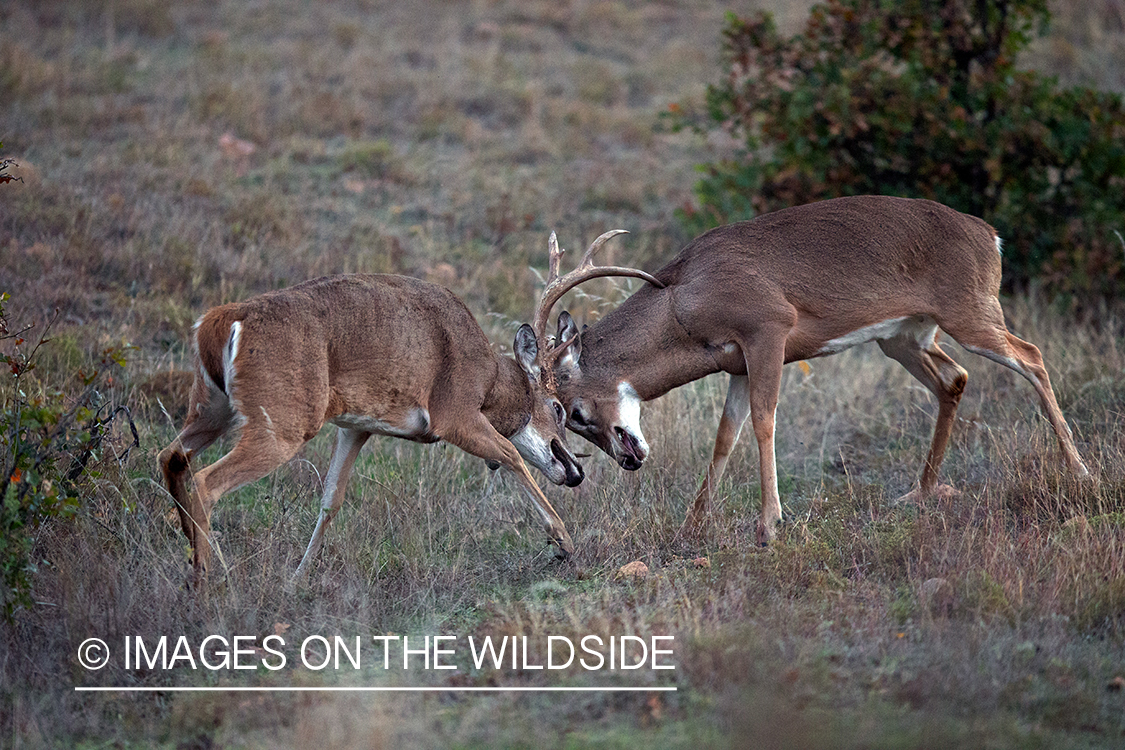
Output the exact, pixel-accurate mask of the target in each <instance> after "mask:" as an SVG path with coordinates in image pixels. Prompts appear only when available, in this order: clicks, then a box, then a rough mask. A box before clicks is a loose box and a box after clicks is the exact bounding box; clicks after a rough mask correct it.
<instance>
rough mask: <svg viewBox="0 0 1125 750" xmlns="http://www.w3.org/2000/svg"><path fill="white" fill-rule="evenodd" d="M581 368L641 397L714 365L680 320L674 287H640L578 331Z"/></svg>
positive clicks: (715, 368)
mask: <svg viewBox="0 0 1125 750" xmlns="http://www.w3.org/2000/svg"><path fill="white" fill-rule="evenodd" d="M581 368H582V371H583V373H584V374H585V375H586V376H588V377H592V378H598V379H614V380H618V381H625V382H628V383H629V384H630V385H631V386H632V387H633V389H634V390H635V391H636V392H637V395H639V396H640V397H641V399H642V400H644V401H648V400H650V399H654V398H658V397H659V396H663V395H664V394H665V393H667V392H668V391H670V390H672V389H673V388H678V387H679V386H681V385H684V384H685V383H690V382H692V381H693V380H698V379H699V378H702V377H704V376H705V375H710V374H711V373H713V372H718V371H719V369H720V368H719V366H718V365H717V364H716V363H715V360H714V358H713V357H712V356H711V355H710V353H709V352H708V350H707V347H706V346H705V345H704V343H702V342H700V341H698V340H697V339H696V338H694V337H693V336H692V335H691V334H690V333H689V332H688V330H687V329H685V328H684V326H683V325H682V324H681V323H680V320H679V316H678V315H677V310H676V299H675V293H674V287H667V288H665V289H656V288H654V287H645V288H643V289H641V290H640V291H638V292H637V293H636V294H634V295H633V296H632V297H630V298H629V299H627V300H625V302H623V303H622V304H621V305H620V306H619V307H618V308H617V309H615V310H613V311H612V312H611V313H609V314H608V315H606V316H605V317H604V318H602V319H601V320H599V321H598V322H596V323H594V324H593V325H592V326H590V327H589V328H588V329H587V330H586V331H584V332H583V333H582V355H581Z"/></svg>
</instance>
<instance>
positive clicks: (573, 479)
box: [551, 440, 586, 487]
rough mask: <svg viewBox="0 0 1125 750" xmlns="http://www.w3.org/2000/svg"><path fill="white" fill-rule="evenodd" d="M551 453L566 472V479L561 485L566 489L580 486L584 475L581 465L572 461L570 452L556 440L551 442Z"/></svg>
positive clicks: (572, 457)
mask: <svg viewBox="0 0 1125 750" xmlns="http://www.w3.org/2000/svg"><path fill="white" fill-rule="evenodd" d="M551 453H553V454H554V456H555V458H556V459H558V461H559V463H561V464H562V465H563V469H564V470H565V471H566V478H565V479H564V480H563V484H565V485H566V486H567V487H577V486H578V485H580V484H582V480H583V479H585V478H586V473H585V472H583V471H582V465H581V464H579V463H578V462H577V461H576V460H574V456H573V455H571V453H570V451H568V450H567V449H566V448H564V447H563V445H562V443H560V442H559V441H558V440H552V441H551Z"/></svg>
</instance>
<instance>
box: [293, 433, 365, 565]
mask: <svg viewBox="0 0 1125 750" xmlns="http://www.w3.org/2000/svg"><path fill="white" fill-rule="evenodd" d="M370 437H371V433H370V432H361V431H360V430H353V429H348V428H346V427H340V428H338V429H337V430H336V447H335V448H334V449H333V451H332V462H331V463H330V464H329V466H328V476H327V477H325V479H324V495H323V496H321V498H320V516H319V517H318V518H317V520H316V529H315V530H314V531H313V535H312V538H311V539H309V546H308V548H307V549H306V550H305V556H304V557H302V558H301V564H300V565H298V566H297V570H296V572H295V573H293V579H292V580H294V581H296V580H298V579H300V578H302V577H303V576H304V575H305V573H306V572H307V570H308V567H309V563H310V562H311V561H312V559H313V558H314V557H316V553H317V552H318V551H319V550H320V546H321V544H323V542H324V532H325V531H326V530H327V529H328V524H330V523H332V519H333V518H335V517H336V513H337V512H339V510H340V506H341V505H343V503H344V490H345V489H346V488H347V486H348V477H349V476H351V472H352V467H353V466H354V465H355V460H356V458H357V457H358V456H359V451H360V449H361V448H363V445H364V443H366V442H367V440H368V438H370Z"/></svg>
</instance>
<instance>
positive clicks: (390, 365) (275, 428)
mask: <svg viewBox="0 0 1125 750" xmlns="http://www.w3.org/2000/svg"><path fill="white" fill-rule="evenodd" d="M540 344H541V341H540V340H539V339H537V337H536V336H535V334H534V332H533V331H532V329H531V327H530V326H528V325H526V324H525V325H523V326H522V327H521V328H520V329H519V331H517V333H516V338H515V344H514V351H515V359H511V358H508V357H502V356H500V355H498V354H497V353H496V352H494V351H493V349H492V346H491V345H490V343H489V341H488V338H487V337H486V336H485V335H484V332H483V331H482V330H481V328H480V326H479V325H478V324H477V322H476V320H475V319H474V318H473V316H472V314H471V313H470V312H469V310H468V309H467V308H466V307H465V305H464V304H463V303H462V302H461V300H459V299H458V298H457V297H455V296H454V295H453V293H452V292H450V291H449V290H447V289H444V288H442V287H440V286H437V285H435V284H430V283H427V282H424V281H419V280H417V279H411V278H407V277H403V276H389V275H366V274H364V275H350V276H332V277H327V278H321V279H315V280H313V281H308V282H305V283H303V284H299V285H297V286H294V287H291V288H289V289H283V290H280V291H275V292H269V293H267V294H263V295H261V296H259V297H254V298H252V299H249V300H247V301H245V302H238V303H234V304H229V305H222V306H221V307H216V308H213V309H211V310H209V311H208V312H207V313H206V314H204V315H203V317H202V318H200V319H199V321H198V322H197V323H196V325H195V332H194V345H195V380H194V383H193V384H192V389H191V400H190V403H189V407H188V416H187V421H186V424H185V425H184V429H183V430H182V431H181V432H180V434H179V435H178V436H177V437H176V439H175V440H173V441H172V443H171V445H169V446H168V447H167V448H165V449H164V450H163V451H162V452H161V453H160V458H159V462H160V468H161V471H162V472H163V474H164V479H165V482H166V483H167V486H168V490H169V492H170V493H171V494H172V497H173V498H174V499H175V501H176V505H177V508H178V510H179V514H180V523H181V525H182V527H183V531H184V534H185V535H186V536H187V538H188V539H189V540H190V541H191V544H192V548H193V550H194V568H195V572H196V575H197V577H198V578H202V577H204V576H205V575H206V572H207V566H208V560H209V557H210V553H211V525H210V519H211V510H212V508H213V507H214V505H215V503H216V502H217V501H218V500H219V498H220V497H222V496H223V495H224V494H225V493H227V492H230V491H231V490H233V489H236V488H238V487H241V486H242V485H245V484H248V483H250V482H253V481H255V480H257V479H260V478H261V477H264V476H266V475H267V474H269V473H270V472H272V471H273V470H274V469H276V468H277V467H278V466H281V465H282V464H283V463H285V462H286V461H288V460H289V459H291V458H292V457H293V456H294V455H296V453H297V451H298V450H300V448H301V447H302V446H303V445H304V444H305V443H307V442H308V441H309V440H311V439H312V438H313V436H314V435H316V434H317V432H319V431H320V428H321V427H322V426H324V424H325V423H326V422H330V423H332V424H334V425H336V428H337V430H336V445H335V448H334V450H333V453H332V460H331V464H330V465H329V468H328V473H327V475H326V477H325V481H324V495H323V497H322V498H321V511H320V517H319V519H318V521H317V524H316V530H315V531H314V532H313V535H312V539H311V540H310V541H309V546H308V549H307V550H306V551H305V555H304V557H303V559H302V560H301V564H300V566H299V567H298V568H297V571H296V573H295V576H294V577H300V576H301V575H303V574H304V573H305V571H306V570H307V568H308V565H309V562H310V561H311V560H312V558H313V557H314V556H315V555H316V553H317V551H318V550H319V549H320V545H321V543H322V541H323V539H324V533H325V530H326V529H327V527H328V524H329V523H331V521H332V518H333V517H334V516H335V515H336V512H337V511H338V510H339V509H340V505H341V504H342V503H343V499H344V489H345V487H346V485H347V482H348V475H349V474H350V472H351V469H352V466H353V464H354V463H355V460H356V456H357V455H358V454H359V451H360V449H361V448H362V447H363V445H364V443H366V442H367V440H368V438H370V437H371V436H372V435H389V436H391V437H398V438H404V439H406V440H413V441H415V442H419V443H435V442H438V441H439V440H445V441H446V442H449V443H452V444H453V445H456V446H457V447H459V448H461V449H462V450H464V451H465V452H467V453H471V454H472V455H474V456H479V457H480V458H483V459H485V461H487V462H488V463H489V465H490V466H492V467H493V468H495V467H497V466H503V467H505V468H507V469H509V470H510V471H511V472H512V473H514V474H515V476H516V479H517V480H518V481H519V482H520V484H521V485H522V486H523V488H524V489H525V490H526V491H527V492H528V493H529V494H530V496H531V499H532V501H533V502H534V503H535V507H536V509H537V510H538V511H539V514H540V516H541V517H542V519H543V522H544V524H545V526H546V529H547V534H548V535H549V536H550V538H551V541H552V542H554V543H555V544H557V545H558V547H559V551H558V554H559V555H560V556H562V557H565V556H567V555H569V554H572V553H573V552H574V545H573V543H572V542H571V540H570V536H569V535H568V534H567V531H566V527H565V526H564V525H563V522H562V520H561V519H560V518H559V516H558V514H557V513H555V510H554V508H552V507H551V503H550V502H548V500H547V498H546V497H545V496H544V495H543V493H542V491H541V490H540V489H539V487H538V486H537V485H536V484H535V480H533V479H532V477H531V474H529V473H528V470H527V467H526V466H525V465H524V460H526V461H527V462H528V463H530V464H531V465H532V466H535V467H536V468H537V469H539V470H540V471H542V472H543V474H544V475H545V476H546V477H547V478H548V479H550V480H551V481H552V482H554V483H555V484H566V485H567V486H570V487H574V486H576V485H578V484H579V483H580V482H581V481H582V479H583V473H582V468H581V467H580V466H579V465H578V463H577V461H576V460H575V458H574V454H572V453H571V452H570V450H569V449H568V448H567V446H566V430H565V421H566V412H565V411H564V410H563V408H562V405H561V404H560V403H559V401H558V399H556V398H555V396H554V393H553V389H550V388H548V387H547V386H546V385H545V382H546V381H547V380H549V376H550V375H551V373H552V367H551V365H550V364H548V360H547V359H544V357H545V355H549V354H551V353H550V352H546V351H545V350H541V346H540ZM556 356H557V355H556ZM549 361H550V363H551V364H553V359H550V360H549ZM231 429H238V430H239V431H240V434H239V437H238V442H237V444H236V445H235V446H234V448H233V449H232V450H231V451H230V452H229V453H228V454H227V455H226V456H224V457H223V458H221V459H219V460H218V461H216V462H215V463H213V464H211V465H210V466H207V467H206V468H204V469H201V470H200V471H198V472H196V473H195V475H194V480H195V488H194V491H193V492H192V493H191V495H190V496H189V495H188V492H187V482H186V475H187V472H188V466H189V464H190V462H191V458H192V456H193V455H194V454H195V453H197V452H198V451H201V450H203V449H204V448H206V447H207V446H208V445H210V444H212V443H213V442H215V441H216V440H217V439H218V438H219V437H220V436H221V435H223V434H224V433H226V432H227V431H229V430H231ZM521 456H522V459H521Z"/></svg>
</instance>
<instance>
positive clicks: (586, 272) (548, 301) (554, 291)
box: [531, 229, 664, 370]
mask: <svg viewBox="0 0 1125 750" xmlns="http://www.w3.org/2000/svg"><path fill="white" fill-rule="evenodd" d="M619 234H628V232H626V231H625V230H624V229H612V230H610V231H608V232H606V233H605V234H603V235H601V236H600V237H598V238H597V239H596V240H594V241H593V242H591V243H590V246H589V247H588V248H586V252H585V253H584V254H583V255H582V260H581V262H579V264H578V267H577V268H575V269H574V270H573V271H571V272H570V273H568V274H566V275H565V276H561V277H560V276H559V264H560V262H561V261H562V254H563V253H564V252H565V251H564V250H562V249H561V248H559V240H558V237H557V236H556V235H555V233H554V232H551V239H550V240H549V241H548V243H547V250H548V259H547V285H546V286H545V287H544V288H543V294H542V296H541V297H540V298H539V304H538V305H536V307H535V316H534V321H533V322H532V324H531V327H532V328H533V329H534V330H535V336H536V338H538V339H539V349H540V351H541V352H542V354H541V355H540V363H541V365H542V366H543V368H544V369H547V370H550V369H551V368H552V366H553V364H554V361H555V360H556V359H558V358H559V355H561V354H562V351H563V349H565V348H566V346H567V345H568V344H569V343H570V341H560V342H556V344H557V345H556V346H555V347H553V348H548V347H547V321H548V319H549V318H550V317H551V308H552V307H554V306H555V303H556V302H558V301H559V300H560V299H562V296H563V295H564V294H566V293H567V292H569V291H570V290H571V289H573V288H574V287H576V286H578V285H579V284H581V283H583V282H585V281H589V280H590V279H596V278H599V277H602V276H630V277H632V278H636V279H644V280H645V281H647V282H648V283H650V284H652V285H653V286H655V287H656V288H657V289H663V288H664V284H662V283H661V282H659V281H657V279H656V278H655V277H654V276H651V275H650V274H647V273H645V272H644V271H640V270H638V269H636V268H625V267H624V266H595V265H594V261H593V255H594V253H595V252H597V250H598V248H600V247H601V246H602V245H604V244H605V243H606V241H607V240H609V239H610V238H611V237H616V236H617V235H619Z"/></svg>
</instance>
